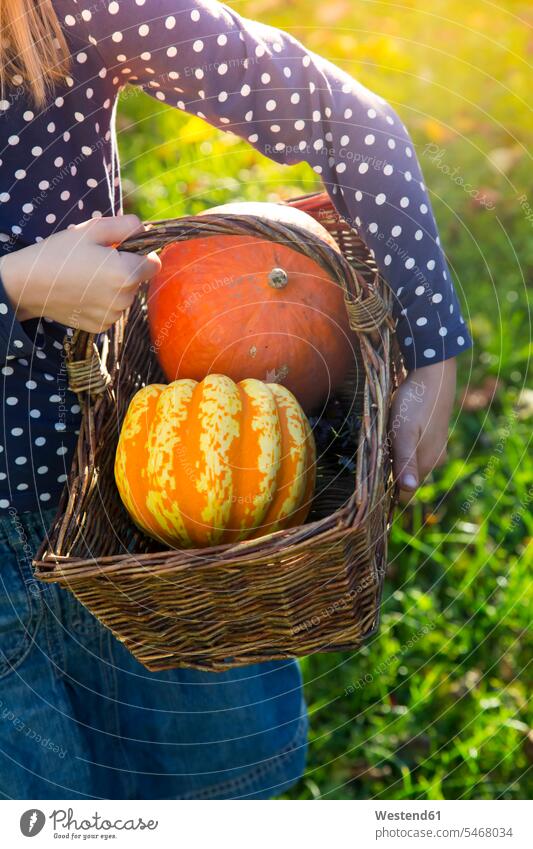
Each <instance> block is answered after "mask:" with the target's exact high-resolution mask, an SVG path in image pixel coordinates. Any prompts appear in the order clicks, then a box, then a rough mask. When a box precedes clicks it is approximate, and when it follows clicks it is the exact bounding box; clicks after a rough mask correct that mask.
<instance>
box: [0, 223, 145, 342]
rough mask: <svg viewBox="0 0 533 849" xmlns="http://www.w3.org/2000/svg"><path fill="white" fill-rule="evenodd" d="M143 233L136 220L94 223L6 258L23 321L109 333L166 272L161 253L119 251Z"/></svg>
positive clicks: (0, 268)
mask: <svg viewBox="0 0 533 849" xmlns="http://www.w3.org/2000/svg"><path fill="white" fill-rule="evenodd" d="M142 229H143V225H142V223H141V221H140V219H139V218H138V217H137V216H136V215H121V216H118V217H114V218H94V219H91V220H90V221H85V222H84V223H83V224H77V225H75V226H73V227H70V228H69V229H68V230H63V231H62V232H60V233H54V235H53V236H49V237H48V238H47V239H44V240H43V241H42V242H39V243H37V244H35V245H31V246H30V247H28V248H22V249H21V250H19V251H15V252H14V253H11V254H8V255H6V256H4V257H2V259H1V260H0V274H1V275H2V281H3V283H4V288H5V290H6V292H7V295H8V297H9V298H10V300H11V302H12V304H13V307H14V309H15V312H16V314H17V318H18V319H19V321H26V320H27V319H29V318H37V317H40V316H43V315H46V316H48V317H49V318H53V319H54V320H55V321H58V322H60V324H65V325H67V326H68V327H76V328H80V329H81V330H87V331H89V332H90V333H99V332H100V331H102V330H107V328H108V327H110V326H111V325H112V324H113V323H114V322H115V321H117V319H118V318H119V317H120V315H121V314H122V313H123V312H124V310H125V309H127V307H129V306H130V304H131V302H132V301H133V298H134V297H135V293H136V291H137V288H138V286H139V284H140V283H142V282H143V281H144V280H149V279H150V278H151V277H153V276H154V274H155V273H156V272H157V271H158V270H159V268H160V267H161V263H160V260H159V258H158V257H157V255H156V254H155V253H152V254H149V255H148V256H136V255H135V254H129V253H126V252H121V251H120V250H116V248H114V247H113V245H118V244H120V242H122V241H123V240H124V239H126V238H127V237H128V236H132V235H134V234H136V233H139V232H141V231H142Z"/></svg>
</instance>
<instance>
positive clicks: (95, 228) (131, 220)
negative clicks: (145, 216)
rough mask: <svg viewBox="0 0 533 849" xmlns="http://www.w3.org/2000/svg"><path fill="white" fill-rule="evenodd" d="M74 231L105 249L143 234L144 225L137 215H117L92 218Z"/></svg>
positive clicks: (77, 226) (78, 225)
mask: <svg viewBox="0 0 533 849" xmlns="http://www.w3.org/2000/svg"><path fill="white" fill-rule="evenodd" d="M73 229H74V230H79V231H81V233H82V234H83V235H86V236H87V237H88V238H90V239H91V240H92V241H93V242H94V243H95V244H96V245H102V246H104V247H106V246H111V245H120V243H121V242H123V241H124V240H125V239H127V238H128V237H129V236H135V235H137V234H138V233H142V232H143V229H144V227H143V224H142V221H141V219H140V218H139V217H138V216H137V215H116V216H110V217H108V218H91V219H90V221H84V222H83V224H77V225H76V226H75V227H74V228H73Z"/></svg>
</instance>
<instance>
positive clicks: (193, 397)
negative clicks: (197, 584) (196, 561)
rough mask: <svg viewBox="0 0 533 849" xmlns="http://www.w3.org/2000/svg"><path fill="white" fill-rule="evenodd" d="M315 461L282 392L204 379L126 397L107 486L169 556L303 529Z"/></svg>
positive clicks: (294, 408)
mask: <svg viewBox="0 0 533 849" xmlns="http://www.w3.org/2000/svg"><path fill="white" fill-rule="evenodd" d="M315 460H316V451H315V443H314V438H313V434H312V432H311V428H310V425H309V422H308V420H307V418H306V416H305V414H304V413H303V411H302V409H301V407H300V405H299V403H298V402H297V401H296V399H295V397H294V396H293V394H292V393H291V392H290V391H289V390H288V389H287V388H286V387H284V386H280V385H278V384H268V383H263V382H262V381H260V380H256V379H254V378H249V379H245V380H242V381H241V382H240V383H234V381H233V380H231V379H230V378H229V377H227V376H225V375H218V374H212V375H209V376H208V377H206V378H205V379H204V380H202V381H201V382H197V381H195V380H189V379H182V380H176V381H174V382H173V383H170V384H168V385H163V384H152V385H149V386H146V387H144V388H143V389H140V390H139V391H138V392H137V393H136V394H135V395H134V397H133V398H132V400H131V402H130V405H129V407H128V410H127V413H126V416H125V419H124V422H123V425H122V428H121V433H120V438H119V442H118V447H117V452H116V458H115V480H116V484H117V487H118V491H119V493H120V496H121V499H122V501H123V503H124V505H125V507H126V509H127V510H128V512H129V514H130V516H131V518H132V519H133V521H134V522H135V523H136V525H138V527H139V528H141V529H142V530H143V531H144V532H145V533H147V534H148V535H149V536H152V537H155V538H156V539H158V540H160V541H162V542H163V543H165V544H167V545H169V546H172V547H175V548H191V547H204V546H213V545H219V544H224V543H232V542H238V541H240V540H244V539H250V538H253V537H258V536H262V535H263V534H266V533H270V532H272V531H277V530H280V529H283V528H288V527H294V526H296V525H299V524H302V523H303V522H304V521H305V519H306V517H307V514H308V511H309V508H310V504H311V500H312V496H313V491H314V486H315Z"/></svg>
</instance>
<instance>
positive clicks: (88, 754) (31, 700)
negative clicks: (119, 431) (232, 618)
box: [0, 510, 307, 799]
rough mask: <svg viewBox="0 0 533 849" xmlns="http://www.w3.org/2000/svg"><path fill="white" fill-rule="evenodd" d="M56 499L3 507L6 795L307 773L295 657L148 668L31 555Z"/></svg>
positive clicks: (215, 787)
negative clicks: (214, 667) (38, 575)
mask: <svg viewBox="0 0 533 849" xmlns="http://www.w3.org/2000/svg"><path fill="white" fill-rule="evenodd" d="M53 512H54V511H53V510H47V511H44V512H43V513H41V514H38V513H21V514H18V515H17V514H15V513H14V511H13V515H12V516H8V517H6V518H4V519H1V520H0V797H2V796H3V797H4V798H12V799H87V798H89V799H90V798H96V799H237V798H246V799H268V798H272V797H273V796H276V795H278V794H279V793H281V792H282V791H283V790H286V789H287V788H288V787H290V786H291V785H292V784H293V783H294V782H295V781H296V780H297V779H298V778H299V777H300V776H301V774H302V772H303V769H304V765H305V755H306V746H307V715H306V710H305V704H304V700H303V695H302V686H301V678H300V671H299V668H298V665H297V663H296V662H294V661H288V662H282V661H275V662H269V663H262V664H255V665H253V666H248V667H246V668H240V669H233V670H228V671H226V672H222V673H206V672H198V671H195V670H187V669H176V670H171V671H168V672H161V673H155V672H148V671H147V670H146V669H145V668H144V667H143V666H142V665H141V664H140V663H138V662H137V661H136V660H135V659H134V658H133V657H132V655H130V653H129V652H128V651H127V650H126V649H125V648H124V647H123V646H122V644H121V643H120V642H119V641H118V640H116V639H115V638H114V637H113V635H112V634H111V632H110V631H109V630H108V629H107V628H104V627H103V626H102V625H100V623H99V622H98V620H97V619H95V618H94V617H93V616H91V614H90V613H88V611H87V610H86V609H85V608H84V607H83V606H82V605H81V604H80V603H79V602H78V601H77V600H76V599H75V598H74V596H73V595H72V594H71V593H69V592H68V591H67V590H64V589H62V588H61V587H59V586H57V585H56V584H43V583H42V582H40V581H36V580H35V579H34V578H33V575H32V568H31V557H32V554H33V553H34V552H35V550H36V548H37V546H38V543H39V542H40V539H41V538H42V537H43V536H44V533H45V531H46V529H47V528H48V526H49V524H50V521H51V519H52V516H53Z"/></svg>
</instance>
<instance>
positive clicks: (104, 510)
mask: <svg viewBox="0 0 533 849" xmlns="http://www.w3.org/2000/svg"><path fill="white" fill-rule="evenodd" d="M290 204H291V205H294V206H297V207H298V208H300V209H303V210H305V211H306V212H308V213H309V214H310V215H312V216H314V217H315V218H316V219H317V220H318V221H319V222H320V223H321V224H322V225H323V226H325V227H326V228H327V229H328V231H329V232H330V233H331V234H332V235H333V236H334V238H335V239H336V241H337V243H338V244H339V246H340V247H341V251H342V255H339V254H338V253H337V252H335V251H334V250H333V249H332V248H331V247H330V246H329V245H326V244H325V243H323V242H322V241H321V240H319V239H317V238H316V237H314V236H310V235H309V234H308V233H305V232H304V231H300V230H299V229H298V228H292V227H291V228H287V227H286V226H285V225H282V224H280V223H271V222H268V223H266V222H265V221H262V220H260V219H259V218H256V217H255V216H249V215H244V216H243V215H219V214H210V215H202V216H189V217H184V218H180V219H176V220H173V221H162V222H154V223H152V224H151V225H150V227H149V228H148V229H147V231H146V232H145V233H144V234H142V235H141V236H139V237H136V238H133V239H130V240H128V241H127V242H125V243H124V244H123V245H122V246H121V249H124V250H130V251H135V252H143V253H145V252H148V251H150V250H154V249H159V248H161V247H163V246H164V245H165V244H167V243H168V242H170V241H175V240H178V239H189V238H194V237H195V236H200V235H201V236H205V235H208V234H215V233H216V234H220V233H224V234H233V235H235V234H237V235H238V234H246V235H259V236H261V237H264V238H267V239H272V240H276V241H281V242H286V243H289V244H291V245H292V246H293V247H294V249H295V250H298V251H300V252H302V253H304V254H306V255H308V256H310V257H312V258H313V259H315V260H316V261H317V262H319V263H320V264H321V265H322V266H323V267H324V268H325V269H326V270H327V271H328V273H329V274H333V275H334V277H335V278H336V279H337V280H339V281H341V283H342V285H343V286H344V288H345V292H346V298H345V300H346V306H347V310H348V314H349V317H350V324H351V326H352V328H353V329H354V330H356V331H358V339H359V342H360V349H359V350H358V352H357V362H356V363H355V364H354V365H355V368H354V374H353V375H352V376H351V377H350V378H349V380H348V381H347V383H346V385H345V386H344V387H343V390H342V391H340V392H339V397H340V398H341V399H342V402H343V403H344V404H346V405H347V407H346V414H347V415H349V416H356V417H357V421H358V422H359V423H360V426H359V435H358V444H357V445H356V446H354V453H355V456H356V470H355V473H353V472H352V473H350V472H348V473H346V472H341V471H339V472H338V473H332V472H331V469H330V468H326V467H324V468H321V465H320V463H319V466H318V481H319V485H318V487H317V495H316V498H315V501H314V503H313V509H312V511H311V514H310V517H309V519H308V521H307V522H306V524H304V525H302V526H300V527H297V528H293V529H290V530H285V531H278V532H276V533H271V534H269V535H267V536H264V537H262V538H260V539H257V540H253V541H248V542H246V541H245V542H240V543H238V544H231V545H220V546H216V547H212V548H207V549H197V550H174V549H166V550H163V551H162V550H161V545H160V544H158V543H156V542H154V540H152V539H149V538H148V537H146V536H145V535H144V534H143V533H142V532H141V531H140V530H139V529H138V528H137V527H136V526H135V525H134V524H133V523H132V522H131V520H130V518H129V516H128V515H127V513H126V511H125V510H124V508H123V506H122V503H121V501H120V498H119V496H118V492H117V489H116V486H115V482H114V476H113V463H114V456H115V450H116V445H117V439H118V433H119V429H120V425H121V422H122V420H123V417H124V414H125V411H126V409H127V406H128V403H129V401H130V399H131V397H132V395H133V394H134V393H135V392H136V391H137V390H138V389H139V388H140V387H141V386H142V385H144V384H146V383H153V382H156V381H161V380H162V375H161V373H160V371H159V367H158V364H157V361H156V359H155V357H154V355H153V354H152V353H150V340H149V335H148V329H147V321H146V292H145V291H143V290H140V292H139V295H138V297H137V298H136V300H135V302H134V304H133V306H132V307H131V308H130V310H129V313H128V315H125V316H124V317H123V319H121V320H120V321H119V322H117V324H116V325H114V327H113V328H112V329H111V330H110V331H109V332H108V333H107V334H105V335H104V337H103V344H99V345H98V347H97V345H96V344H95V340H94V337H93V336H92V335H91V334H88V333H85V332H76V333H75V334H74V336H73V337H72V338H71V339H70V340H67V342H66V343H65V344H66V346H67V362H68V370H69V377H70V385H71V388H72V389H74V391H76V392H77V393H78V395H79V397H80V400H81V403H82V410H83V414H82V423H81V429H80V436H79V440H78V446H77V451H76V452H75V456H74V460H73V464H72V468H71V471H70V475H69V479H68V481H67V484H66V485H65V489H64V491H63V494H62V498H61V502H60V507H59V510H58V513H57V516H56V518H55V520H54V522H53V524H52V527H51V528H50V530H49V532H48V534H47V537H46V538H45V540H44V541H43V543H42V545H41V547H40V549H39V551H38V553H37V555H36V558H35V561H34V567H35V572H36V576H37V577H38V578H39V579H40V580H42V581H48V582H50V581H51V582H58V583H60V584H61V585H62V586H64V587H66V588H68V589H69V590H70V591H71V592H73V593H74V595H75V596H76V597H77V598H78V599H79V600H80V601H81V602H82V603H83V604H84V605H85V606H86V607H87V608H88V609H89V610H90V611H91V612H92V613H93V614H94V615H95V616H96V617H97V618H98V619H99V620H100V621H101V622H102V623H103V624H104V625H105V626H107V627H108V628H110V629H111V631H112V632H113V634H114V635H115V636H116V637H117V638H118V639H119V640H121V641H122V642H123V643H124V645H125V646H126V647H127V648H128V649H129V650H130V651H131V652H132V654H133V655H134V656H135V657H136V658H137V659H138V660H139V661H140V662H141V663H143V664H144V666H145V667H147V668H148V669H150V670H154V671H155V670H163V669H168V668H174V667H191V668H197V669H205V670H222V669H227V668H229V667H232V666H242V665H245V664H249V663H253V662H257V661H265V660H271V659H276V658H289V657H298V656H303V655H306V654H310V653H313V652H324V651H333V650H340V649H353V648H355V647H357V646H358V645H360V643H361V642H362V641H363V640H364V639H365V638H368V637H369V636H371V635H372V634H374V633H375V631H376V629H377V627H378V623H379V610H380V599H381V591H382V585H383V579H384V573H385V566H386V552H387V536H388V529H389V525H390V521H391V517H392V510H393V507H394V503H395V497H396V487H395V486H394V484H393V482H392V479H391V468H390V466H391V463H390V457H389V453H388V451H387V447H386V433H387V420H388V413H389V408H390V399H391V395H392V392H393V390H394V388H395V387H396V386H397V385H398V384H399V382H400V381H401V380H402V378H403V366H402V362H401V357H400V353H399V350H398V346H397V343H396V337H395V334H394V322H393V320H392V318H391V303H392V295H391V292H390V290H389V289H388V287H387V286H386V285H385V284H384V282H383V281H382V280H381V278H380V277H379V276H378V274H377V272H376V269H375V266H374V264H373V261H372V258H371V256H370V254H369V252H368V250H367V248H366V247H365V245H364V243H363V242H362V241H361V239H360V238H359V237H358V236H357V233H356V232H355V231H354V230H353V229H351V228H350V227H349V226H348V225H347V224H346V223H345V222H343V221H342V219H340V218H339V216H338V214H337V213H336V211H335V208H334V206H333V205H332V203H331V200H330V199H329V197H328V195H327V194H326V193H325V192H322V193H319V194H313V195H306V196H304V197H300V198H296V199H294V200H292V201H290Z"/></svg>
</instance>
